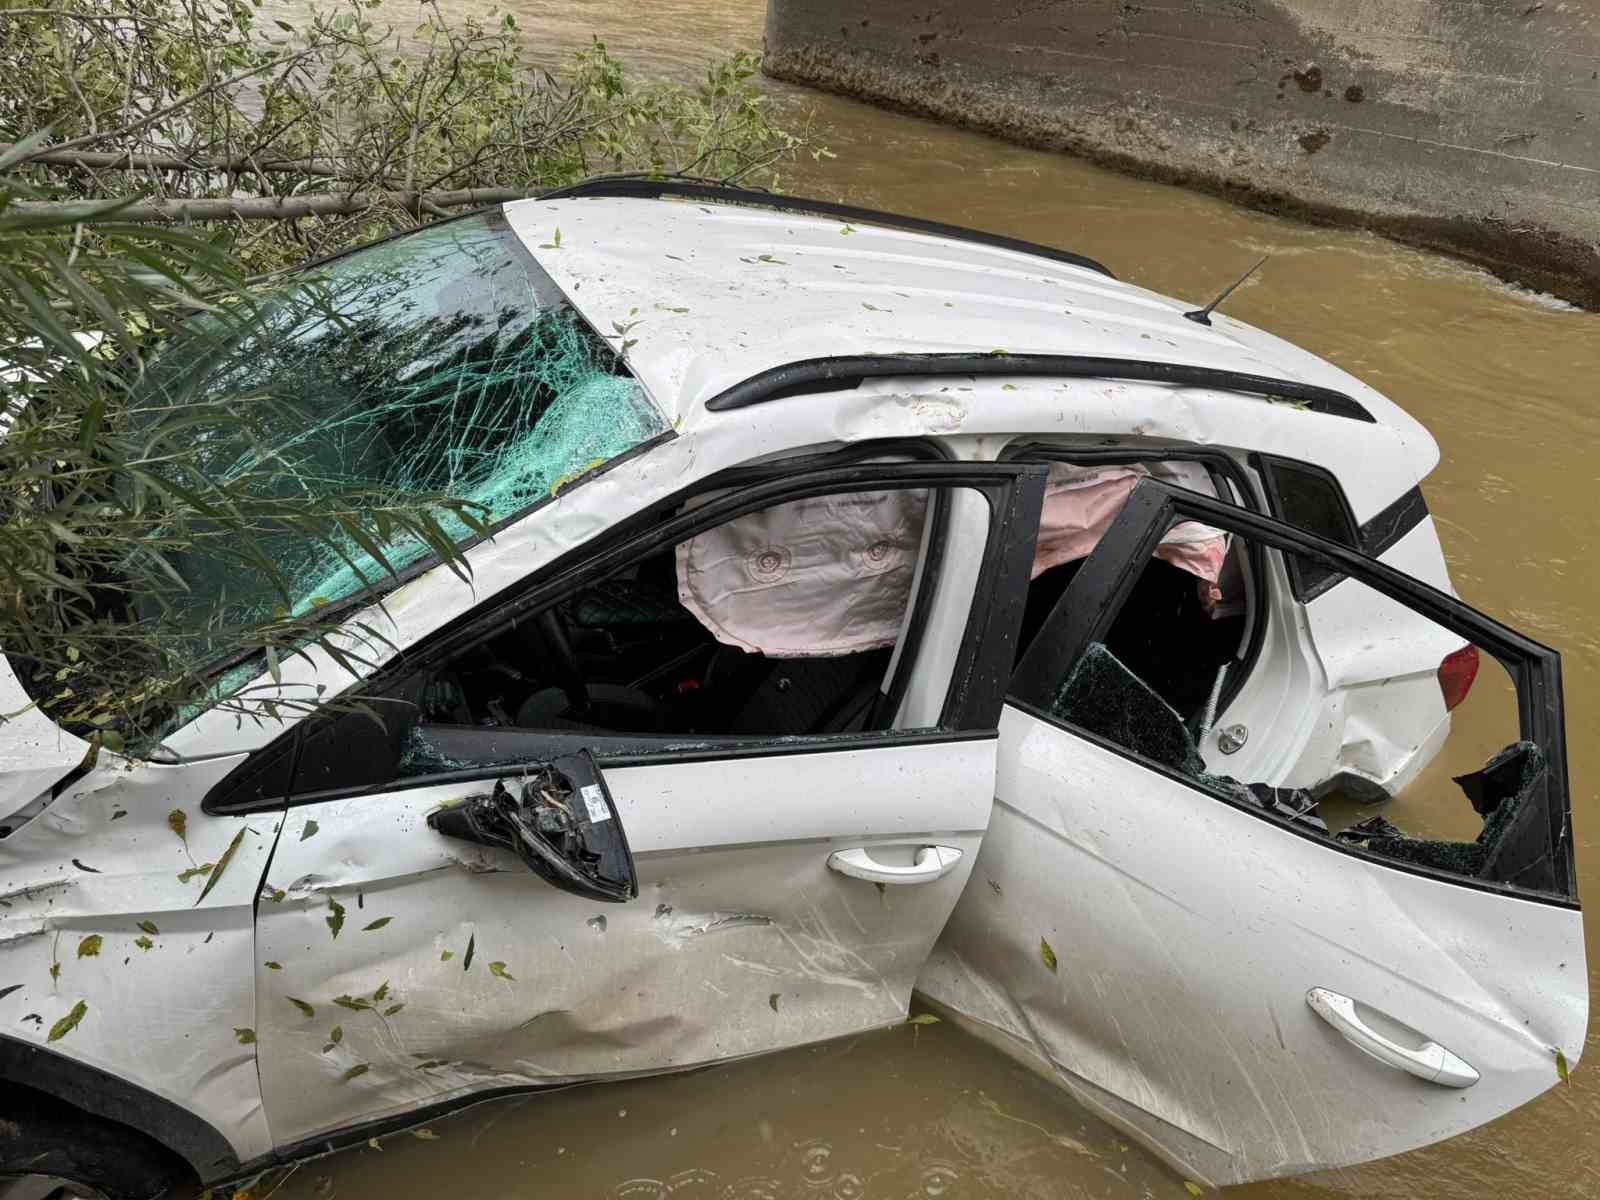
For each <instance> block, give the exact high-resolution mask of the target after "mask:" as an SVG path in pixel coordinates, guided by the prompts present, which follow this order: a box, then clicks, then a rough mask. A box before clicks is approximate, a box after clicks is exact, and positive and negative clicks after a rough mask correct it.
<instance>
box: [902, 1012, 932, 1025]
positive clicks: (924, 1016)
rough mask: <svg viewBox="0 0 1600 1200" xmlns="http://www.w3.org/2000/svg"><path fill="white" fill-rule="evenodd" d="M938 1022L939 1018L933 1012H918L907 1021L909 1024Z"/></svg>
mask: <svg viewBox="0 0 1600 1200" xmlns="http://www.w3.org/2000/svg"><path fill="white" fill-rule="evenodd" d="M938 1023H939V1018H938V1017H936V1016H934V1015H933V1014H932V1013H918V1014H917V1015H916V1016H914V1017H912V1018H910V1019H909V1020H908V1021H906V1024H907V1025H937V1024H938Z"/></svg>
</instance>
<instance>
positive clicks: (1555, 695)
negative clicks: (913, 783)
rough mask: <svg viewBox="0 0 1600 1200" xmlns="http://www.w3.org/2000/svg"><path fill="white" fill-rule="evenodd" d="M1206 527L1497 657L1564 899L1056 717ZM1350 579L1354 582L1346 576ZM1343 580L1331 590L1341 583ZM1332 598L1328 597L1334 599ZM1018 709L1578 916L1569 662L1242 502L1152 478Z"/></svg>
mask: <svg viewBox="0 0 1600 1200" xmlns="http://www.w3.org/2000/svg"><path fill="white" fill-rule="evenodd" d="M1180 519H1188V520H1198V521H1202V522H1204V523H1205V524H1208V525H1213V526H1216V527H1218V528H1220V529H1225V530H1228V531H1229V532H1232V533H1235V534H1238V535H1240V536H1243V537H1247V538H1252V539H1255V540H1257V541H1259V542H1261V543H1262V544H1263V545H1265V546H1268V547H1270V548H1272V549H1274V550H1276V551H1278V552H1279V553H1280V554H1286V555H1289V554H1294V555H1303V556H1305V557H1307V558H1309V559H1312V560H1313V561H1315V562H1318V563H1319V564H1321V565H1323V566H1326V567H1328V568H1330V569H1332V570H1334V571H1336V572H1338V573H1339V575H1340V576H1341V577H1345V576H1350V577H1355V578H1357V579H1359V580H1360V582H1361V583H1363V584H1364V585H1366V586H1368V587H1370V588H1372V589H1373V590H1374V591H1376V592H1378V593H1379V594H1381V595H1383V596H1386V597H1388V598H1390V599H1392V600H1395V601H1396V602H1398V603H1400V604H1402V605H1405V606H1406V607H1408V608H1411V609H1413V610H1417V611H1420V612H1421V613H1422V615H1424V616H1426V617H1427V618H1428V619H1430V620H1433V621H1435V622H1436V623H1437V624H1439V625H1441V626H1443V627H1444V628H1446V629H1448V630H1450V631H1451V632H1453V633H1456V634H1458V635H1459V636H1461V637H1462V638H1464V639H1465V640H1467V641H1468V642H1470V643H1472V644H1473V645H1475V646H1477V647H1478V648H1479V649H1480V650H1482V651H1485V652H1487V653H1489V654H1490V655H1492V656H1493V657H1494V658H1495V659H1496V660H1497V661H1498V662H1499V663H1500V665H1501V666H1502V667H1503V668H1505V671H1506V673H1507V674H1508V675H1509V676H1510V677H1511V679H1512V682H1513V684H1514V685H1515V686H1516V690H1517V711H1518V720H1519V724H1520V727H1521V728H1520V735H1521V737H1522V738H1523V739H1525V740H1528V741H1532V742H1535V743H1536V744H1538V745H1539V746H1540V748H1541V749H1543V750H1544V752H1545V756H1546V759H1547V766H1546V770H1545V773H1544V776H1543V777H1542V779H1541V780H1540V781H1539V783H1538V784H1537V785H1536V787H1537V789H1538V790H1537V792H1536V793H1535V795H1534V796H1533V797H1532V798H1531V799H1533V801H1534V802H1535V803H1536V804H1537V805H1538V806H1539V807H1540V808H1542V810H1543V811H1544V813H1545V814H1546V816H1547V818H1548V835H1549V839H1550V840H1549V845H1550V847H1551V867H1552V873H1553V875H1554V880H1555V888H1556V890H1554V891H1543V890H1535V889H1532V888H1525V887H1519V886H1517V885H1515V884H1511V883H1500V882H1494V881H1490V880H1484V879H1477V878H1472V877H1467V876H1462V875H1456V874H1452V873H1450V872H1448V871H1442V870H1439V869H1436V868H1433V867H1429V866H1425V865H1422V864H1419V863H1411V862H1405V861H1401V860H1399V859H1394V858H1388V857H1385V856H1383V855H1380V854H1375V853H1373V852H1371V851H1369V850H1367V849H1365V848H1364V847H1360V846H1357V845H1354V844H1351V843H1348V842H1343V841H1338V840H1335V839H1333V838H1329V837H1325V836H1323V835H1321V834H1319V833H1318V832H1316V831H1314V830H1312V829H1309V828H1306V827H1305V826H1304V824H1303V823H1300V822H1296V821H1292V820H1287V819H1285V818H1284V817H1282V816H1279V815H1277V814H1275V813H1273V812H1272V811H1270V810H1268V809H1266V808H1262V807H1252V806H1249V805H1246V804H1244V803H1242V802H1236V801H1233V800H1229V799H1226V798H1224V797H1222V796H1219V795H1216V794H1215V793H1212V792H1206V791H1203V790H1202V789H1200V788H1198V787H1196V785H1195V784H1194V781H1193V780H1190V779H1187V778H1186V777H1185V776H1183V775H1182V774H1180V773H1178V772H1176V771H1173V770H1170V769H1168V768H1166V767H1164V766H1162V765H1161V764H1159V763H1155V762H1153V761H1151V760H1149V759H1146V758H1143V757H1142V756H1140V755H1138V754H1136V753H1134V752H1133V751H1131V750H1128V749H1127V748H1125V747H1122V746H1119V745H1116V744H1115V743H1113V742H1109V741H1106V740H1105V739H1103V738H1100V737H1097V736H1096V735H1094V734H1092V733H1089V732H1087V731H1086V730H1082V729H1079V728H1077V727H1076V726H1074V725H1071V724H1069V723H1067V722H1065V721H1063V720H1062V719H1061V718H1060V717H1057V716H1055V715H1054V714H1052V713H1051V712H1050V710H1049V702H1050V697H1051V695H1052V694H1053V692H1054V689H1055V688H1056V686H1058V685H1059V683H1060V681H1061V680H1063V679H1065V678H1066V677H1067V673H1068V671H1070V670H1071V668H1072V667H1073V665H1074V664H1075V663H1076V662H1077V661H1078V659H1079V658H1080V657H1081V655H1082V654H1083V652H1084V650H1085V649H1086V648H1087V647H1088V645H1089V644H1090V643H1091V642H1095V641H1100V640H1103V638H1104V636H1105V634H1106V631H1107V630H1108V629H1109V627H1110V625H1111V622H1112V621H1113V620H1114V619H1115V617H1116V615H1117V613H1118V612H1119V611H1120V610H1121V607H1122V605H1123V603H1124V601H1125V600H1126V599H1127V597H1128V595H1129V593H1130V592H1131V591H1132V589H1133V586H1134V584H1135V583H1136V582H1137V580H1138V577H1139V573H1140V572H1141V571H1142V570H1143V568H1144V564H1145V563H1146V561H1148V559H1149V558H1150V556H1151V555H1152V554H1153V553H1154V552H1155V548H1156V545H1157V543H1158V542H1159V541H1160V539H1161V537H1162V535H1163V534H1164V532H1165V531H1166V530H1167V528H1168V527H1169V526H1170V525H1171V524H1172V522H1173V521H1175V520H1180ZM1340 582H1343V578H1341V579H1340ZM1337 586H1338V583H1335V584H1333V585H1332V586H1331V587H1330V588H1329V589H1328V590H1330V591H1331V590H1332V588H1334V587H1337ZM1323 594H1326V593H1323ZM1008 702H1009V703H1011V704H1013V705H1015V706H1017V707H1018V708H1020V709H1023V710H1024V711H1026V712H1028V713H1030V714H1031V715H1033V716H1035V717H1037V718H1039V719H1040V720H1043V721H1047V722H1049V723H1050V724H1052V725H1055V726H1057V727H1060V728H1063V729H1067V730H1070V731H1071V732H1072V733H1073V735H1074V736H1077V737H1081V738H1084V739H1085V740H1087V741H1091V742H1094V743H1095V744H1096V745H1101V746H1104V747H1105V748H1107V749H1109V750H1111V751H1112V752H1114V753H1116V754H1118V755H1120V756H1122V757H1124V758H1129V759H1132V760H1134V761H1136V762H1138V763H1139V764H1140V765H1142V766H1144V767H1145V768H1147V769H1149V770H1152V771H1156V772H1159V773H1161V774H1163V775H1166V776H1168V777H1169V778H1173V779H1177V780H1179V781H1181V782H1183V783H1185V784H1187V785H1188V786H1189V787H1191V788H1194V789H1195V790H1196V792H1198V793H1200V794H1203V795H1204V796H1205V797H1206V798H1207V799H1208V800H1211V801H1214V802H1218V803H1224V804H1233V805H1234V806H1235V807H1237V808H1240V809H1241V810H1243V811H1246V812H1249V813H1251V814H1252V815H1253V816H1256V817H1259V818H1260V819H1262V820H1266V821H1272V822H1274V823H1276V824H1279V825H1282V826H1285V827H1286V828H1288V829H1290V830H1291V831H1293V832H1294V833H1295V834H1296V835H1297V836H1300V837H1306V838H1311V839H1313V840H1315V841H1316V842H1317V843H1318V844H1319V845H1322V846H1324V847H1326V848H1328V849H1329V850H1332V851H1335V852H1338V853H1344V854H1351V855H1355V856H1358V857H1361V858H1365V859H1368V860H1369V861H1373V862H1376V863H1379V864H1380V865H1382V866H1385V867H1388V868H1390V869H1392V870H1397V871H1404V872H1408V873H1410V874H1416V875H1423V876H1426V877H1429V878H1432V879H1437V880H1440V881H1442V882H1445V883H1451V884H1455V885H1457V886H1461V887H1471V888H1476V889H1478V890H1483V891H1491V892H1497V893H1500V894H1505V895H1513V896H1516V897H1518V898H1520V899H1526V900H1533V901H1537V902H1540V903H1544V904H1551V905H1555V906H1558V907H1562V908H1571V909H1578V908H1580V907H1581V905H1580V904H1579V902H1578V896H1577V876H1576V866H1575V861H1574V846H1573V840H1572V837H1571V828H1572V813H1571V792H1570V788H1569V786H1568V776H1567V754H1566V736H1565V728H1566V727H1565V716H1564V711H1565V710H1564V705H1563V700H1562V689H1561V656H1560V654H1559V653H1558V652H1557V651H1555V650H1553V649H1551V648H1550V647H1548V646H1545V645H1543V644H1542V643H1540V642H1536V641H1534V640H1533V639H1532V638H1529V637H1527V636H1525V635H1523V634H1521V633H1518V632H1517V631H1516V630H1514V629H1511V628H1509V627H1507V626H1505V625H1502V624H1501V623H1500V622H1498V621H1496V620H1494V619H1493V618H1492V617H1488V616H1485V615H1484V614H1483V613H1480V612H1478V611H1477V610H1476V609H1473V608H1471V607H1470V606H1468V605H1467V604H1465V603H1463V602H1462V601H1461V600H1459V599H1457V598H1456V597H1455V596H1452V595H1450V594H1448V593H1446V592H1442V591H1440V590H1438V589H1437V588H1434V587H1431V586H1429V585H1428V584H1426V583H1423V582H1421V581H1420V580H1417V579H1413V578H1412V577H1410V576H1409V575H1406V574H1404V573H1402V572H1400V571H1397V570H1395V569H1394V568H1393V567H1390V566H1388V565H1387V564H1385V563H1382V562H1379V561H1378V560H1376V559H1374V558H1370V557H1368V556H1366V555H1364V554H1361V553H1360V552H1358V551H1355V550H1352V549H1350V548H1349V547H1347V546H1342V545H1340V544H1339V543H1337V542H1332V541H1329V540H1328V539H1326V538H1322V537H1318V536H1317V535H1315V534H1312V533H1308V532H1306V531H1305V530H1302V529H1298V528H1296V527H1294V526H1291V525H1287V524H1285V523H1283V522H1281V521H1277V520H1274V519H1272V518H1269V517H1265V516H1262V515H1261V514H1259V513H1256V512H1252V511H1250V510H1249V509H1245V508H1241V507H1239V506H1237V505H1232V504H1224V503H1220V502H1218V501H1216V500H1212V499H1209V498H1207V497H1204V496H1201V495H1199V494H1198V493H1195V492H1191V491H1188V490H1186V489H1183V488H1179V487H1174V486H1173V485H1171V484H1167V483H1163V482H1161V481H1159V480H1156V479H1147V480H1142V481H1140V483H1139V484H1138V485H1137V486H1136V487H1135V488H1134V490H1133V492H1132V493H1131V494H1130V495H1129V497H1128V500H1127V503H1126V504H1125V505H1124V507H1123V509H1122V511H1121V513H1119V514H1118V516H1117V518H1116V520H1115V521H1113V522H1112V524H1111V527H1110V528H1109V529H1108V530H1107V531H1106V534H1105V536H1104V538H1102V539H1101V542H1100V544H1099V546H1097V547H1096V548H1095V550H1094V552H1093V553H1092V554H1091V555H1090V556H1089V558H1088V559H1086V560H1085V562H1084V565H1083V567H1082V569H1081V570H1080V571H1079V572H1078V575H1077V578H1076V579H1074V580H1073V582H1072V584H1071V585H1070V586H1069V587H1068V588H1067V590H1066V591H1065V592H1064V593H1063V595H1062V597H1061V599H1060V601H1059V602H1058V603H1057V605H1056V607H1055V609H1054V610H1053V611H1052V612H1051V614H1050V616H1049V617H1048V618H1046V620H1045V623H1044V626H1043V627H1042V628H1041V629H1040V632H1039V635H1038V636H1037V637H1036V638H1035V639H1034V641H1033V644H1032V646H1030V647H1029V650H1028V653H1027V654H1026V655H1025V656H1024V657H1023V660H1022V662H1020V663H1019V664H1018V665H1017V670H1016V672H1015V674H1014V675H1013V677H1012V682H1011V692H1010V696H1009V698H1008Z"/></svg>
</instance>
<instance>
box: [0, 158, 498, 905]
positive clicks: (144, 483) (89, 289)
mask: <svg viewBox="0 0 1600 1200" xmlns="http://www.w3.org/2000/svg"><path fill="white" fill-rule="evenodd" d="M29 144H34V143H25V144H24V145H23V147H21V148H20V149H19V150H14V151H12V152H10V153H9V154H7V155H4V156H0V347H4V350H3V352H0V359H3V360H4V367H3V375H0V480H3V481H4V485H3V486H0V646H3V647H4V648H5V651H6V654H7V657H8V658H9V659H11V661H12V663H13V665H14V666H20V667H21V668H23V670H24V671H25V672H26V673H27V675H28V676H29V678H28V680H27V682H29V683H30V684H31V685H32V686H31V691H32V694H33V695H34V696H35V698H36V699H37V700H38V701H39V702H40V703H41V704H42V705H43V706H44V707H45V709H46V710H47V711H48V712H49V713H50V714H51V715H52V716H53V717H55V718H56V719H57V720H59V721H61V722H62V723H63V724H66V725H67V726H68V727H70V728H76V729H79V730H82V731H85V732H95V733H97V736H98V738H99V739H100V740H101V741H103V742H104V744H105V745H107V746H108V747H109V748H111V749H121V748H122V747H123V744H124V741H125V735H126V736H133V735H138V734H141V733H145V732H148V731H149V730H150V729H151V728H152V726H153V725H154V724H156V723H159V721H160V720H161V719H163V718H164V717H166V716H167V715H168V714H170V713H172V712H173V711H174V710H175V709H177V707H178V706H180V705H182V704H184V703H186V702H189V701H192V700H193V698H194V697H196V696H197V695H203V694H204V693H205V692H206V690H207V689H208V688H209V687H210V686H211V675H212V671H211V669H210V668H211V665H212V664H213V663H215V662H216V661H217V660H218V659H219V658H224V657H230V656H231V657H234V658H238V657H240V656H246V655H250V654H252V653H253V654H256V655H258V656H259V655H263V654H264V655H265V657H266V661H267V665H268V667H269V668H271V669H275V668H276V663H277V661H278V659H279V658H280V657H282V656H287V655H288V654H292V653H295V652H296V651H297V650H299V649H301V648H303V647H304V646H306V645H308V644H311V643H319V644H323V643H326V642H327V640H328V639H327V637H326V631H325V630H323V629H322V628H320V627H319V624H318V622H317V620H316V614H315V613H310V614H302V615H300V616H291V615H290V614H289V611H288V603H289V582H288V579H287V578H286V576H285V573H284V571H283V569H282V568H281V567H280V565H279V564H278V562H277V561H276V560H275V559H274V557H273V556H272V555H270V554H268V553H267V552H266V551H265V549H264V545H266V544H268V543H270V542H273V541H275V540H282V539H284V538H289V539H297V540H300V541H302V542H307V543H312V544H320V545H332V546H336V547H340V548H342V547H343V546H344V545H346V544H347V543H349V542H352V541H353V542H356V543H359V542H361V541H363V540H365V541H377V542H387V541H390V540H393V539H395V538H397V537H402V536H403V537H410V538H415V539H420V540H421V541H422V542H424V543H425V544H427V545H428V546H430V547H432V548H433V549H434V550H435V552H436V553H439V554H441V555H442V556H443V557H444V558H445V560H446V561H451V562H454V561H456V555H455V551H454V549H453V545H454V543H453V541H452V539H451V537H449V536H448V535H446V534H445V532H444V531H443V528H442V525H441V520H443V519H446V518H448V519H451V520H452V521H453V522H455V521H459V522H462V523H464V524H465V525H466V526H467V527H471V528H481V523H479V522H478V520H477V517H476V508H475V506H473V505H471V504H470V503H468V502H464V501H453V500H451V499H449V498H447V497H444V496H436V495H429V494H424V495H420V496H408V497H403V498H397V497H395V496H394V495H392V494H390V493H386V492H379V491H378V490H376V489H368V488H362V487H359V486H352V487H349V488H347V489H345V490H343V491H342V492H340V493H338V494H337V495H336V496H334V497H331V498H330V497H329V496H328V495H326V494H313V493H310V492H308V491H306V490H304V489H303V488H302V489H298V490H297V489H295V488H291V487H284V486H282V476H283V469H282V466H281V464H280V463H279V462H278V460H277V459H276V458H275V457H274V456H273V454H272V453H271V451H270V449H269V448H268V447H269V444H268V443H266V442H264V441H263V440H262V438H261V436H260V435H261V432H262V430H263V429H264V428H265V423H266V422H268V421H269V420H270V419H271V418H272V415H273V414H274V412H275V404H274V401H273V398H272V396H271V394H270V392H269V391H264V390H254V391H252V390H243V391H228V390H226V389H223V390H215V389H213V390H210V391H207V390H204V389H203V388H202V384H203V382H204V378H203V374H202V373H196V376H195V378H194V380H193V381H192V383H189V384H180V385H173V386H169V387H168V388H167V389H166V390H165V391H164V392H163V396H162V398H163V403H162V404H161V405H159V406H152V405H149V404H145V405H143V406H142V407H141V406H139V405H138V404H137V403H136V397H137V395H138V387H139V384H140V381H141V379H142V377H143V375H144V374H145V369H146V368H145V366H144V362H143V357H144V353H145V350H146V348H147V346H148V345H149V344H150V342H151V341H152V339H155V338H158V337H159V336H160V335H161V334H162V333H163V332H164V331H166V330H167V329H169V328H170V327H171V326H172V324H173V323H174V322H175V321H177V320H179V319H181V318H182V317H183V316H185V315H186V314H188V313H190V312H193V311H195V310H203V311H204V312H206V314H207V317H208V321H209V326H208V327H209V328H211V329H212V330H214V338H215V342H216V346H215V350H216V353H218V354H219V355H220V354H221V353H223V352H225V349H226V347H227V345H229V344H230V343H231V340H232V339H233V338H236V337H238V336H241V335H242V334H244V333H245V332H247V331H248V330H251V329H253V328H255V327H257V325H258V323H259V321H260V320H261V312H262V306H261V303H260V298H259V296H257V295H256V294H254V293H252V292H251V291H250V290H249V289H248V288H247V287H246V285H245V284H244V281H243V279H242V277H241V276H240V274H239V272H238V269H237V267H236V266H235V265H234V264H232V263H231V262H230V260H229V259H228V257H227V256H226V254H225V253H224V252H223V250H222V249H221V248H219V247H218V246H217V245H216V244H215V243H213V242H211V241H209V240H207V239H205V238H203V237H200V236H197V235H194V234H191V233H177V232H172V231H168V230H164V229H159V228H150V227H135V226H129V225H124V224H121V223H119V222H117V221H116V219H115V217H116V213H117V210H118V206H119V204H120V203H121V202H119V201H93V202H86V203H82V204H76V205H73V206H70V207H68V208H65V209H51V210H49V211H47V212H38V211H35V212H29V211H23V210H19V209H18V203H19V201H21V200H22V199H23V198H24V197H28V196H33V195H37V194H38V192H37V189H35V188H33V187H31V186H30V185H28V184H26V183H24V182H22V181H21V179H20V177H19V176H18V175H17V174H16V172H15V169H14V168H15V165H16V159H17V157H18V155H19V154H20V153H22V152H23V151H25V150H26V148H27V146H28V145H29ZM86 329H91V330H95V331H97V337H96V338H84V337H82V336H80V335H79V334H78V333H77V331H81V330H86ZM224 462H225V463H227V464H228V467H227V470H226V471H224V470H223V469H221V467H220V466H219V464H222V463H224ZM330 500H331V503H330ZM197 548H200V549H203V551H204V553H205V554H206V555H207V556H208V557H209V558H210V559H211V560H212V561H214V562H215V563H216V564H218V569H220V570H224V571H227V570H238V571H244V572H250V573H252V574H253V575H254V576H255V577H256V578H258V579H260V580H262V581H265V583H266V585H267V586H268V587H270V588H272V589H273V590H274V591H275V592H276V594H277V595H278V596H279V597H280V600H281V603H282V605H283V607H282V608H280V609H279V610H278V611H277V612H276V613H273V614H269V616H268V617H267V619H265V620H262V619H260V618H259V617H253V618H250V619H241V620H236V621H233V622H225V621H219V620H217V619H215V614H213V613H210V612H203V613H193V612H190V611H189V610H188V609H187V608H186V607H185V606H184V605H183V603H182V601H183V598H184V595H185V593H186V591H187V588H188V585H187V584H186V582H185V581H184V580H183V578H182V577H181V576H180V575H179V574H178V573H177V572H176V571H175V570H174V569H173V567H172V564H171V559H172V557H173V556H174V555H175V554H179V553H185V552H193V551H195V550H196V549H197ZM340 552H342V549H341V551H340ZM335 655H336V660H337V659H338V658H339V657H341V656H342V657H344V658H345V659H346V661H347V660H348V654H347V652H345V651H340V650H338V648H337V647H336V648H335ZM259 673H260V666H259V665H257V666H256V667H255V668H254V670H252V672H251V677H252V678H254V677H255V675H257V674H259ZM12 715H15V714H8V713H0V719H4V718H6V717H8V716H12ZM172 828H173V832H174V833H175V834H177V835H178V836H179V837H180V838H181V837H183V836H184V832H185V830H183V829H182V828H181V827H180V826H179V825H178V824H177V823H176V822H174V823H173V826H172ZM219 874H220V870H219V871H218V872H217V873H214V874H213V875H212V877H211V880H210V881H208V883H209V882H214V881H215V880H216V878H217V876H218V875H219Z"/></svg>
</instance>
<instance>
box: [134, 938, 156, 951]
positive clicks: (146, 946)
mask: <svg viewBox="0 0 1600 1200" xmlns="http://www.w3.org/2000/svg"><path fill="white" fill-rule="evenodd" d="M133 944H134V945H135V946H137V947H139V949H141V950H154V949H155V945H156V944H155V943H154V942H152V941H151V940H150V939H149V938H147V937H145V936H144V935H143V934H140V935H139V936H138V937H136V938H134V939H133Z"/></svg>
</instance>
